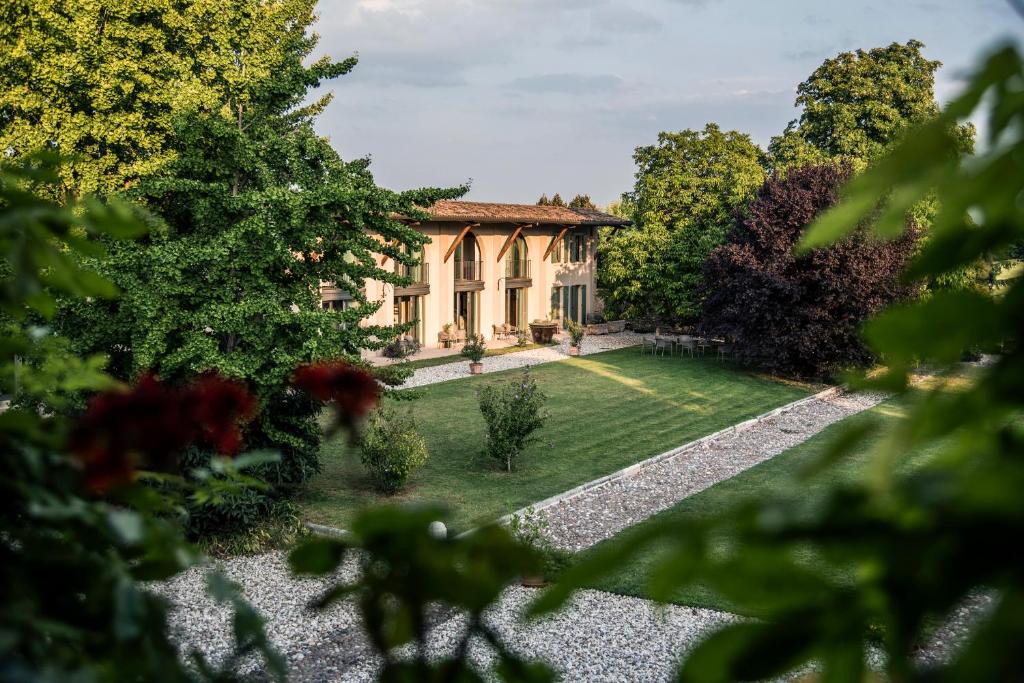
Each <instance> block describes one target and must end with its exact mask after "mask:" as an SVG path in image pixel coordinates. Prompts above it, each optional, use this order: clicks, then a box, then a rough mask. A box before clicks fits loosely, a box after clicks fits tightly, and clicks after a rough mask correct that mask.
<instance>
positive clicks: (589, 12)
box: [315, 0, 1024, 205]
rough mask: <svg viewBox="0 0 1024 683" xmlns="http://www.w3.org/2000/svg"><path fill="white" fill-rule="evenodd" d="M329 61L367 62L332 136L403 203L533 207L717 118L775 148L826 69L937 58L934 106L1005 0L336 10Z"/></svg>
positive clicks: (410, 1) (605, 0)
mask: <svg viewBox="0 0 1024 683" xmlns="http://www.w3.org/2000/svg"><path fill="white" fill-rule="evenodd" d="M319 12H320V21H319V23H318V24H317V25H316V27H315V28H316V30H317V32H318V33H320V35H321V43H320V46H319V52H320V53H326V54H330V55H331V56H332V57H334V58H336V59H340V58H343V57H346V56H348V55H350V54H352V53H358V54H359V59H360V63H359V66H357V67H356V70H355V71H354V72H353V73H352V74H350V75H348V76H344V77H342V78H340V79H338V80H336V81H334V82H332V83H331V84H329V85H328V86H327V87H328V88H329V89H330V90H332V91H333V92H334V93H335V100H334V102H333V103H332V104H331V106H330V107H329V108H328V110H327V111H326V112H325V113H324V114H323V116H322V118H321V120H320V123H319V130H320V131H321V132H322V133H323V134H325V135H328V136H329V137H330V139H331V142H332V144H333V145H334V146H335V148H336V149H337V150H338V151H339V152H340V153H341V154H342V156H343V157H345V158H347V159H351V158H354V157H362V156H370V157H371V158H372V159H373V164H372V167H371V168H372V169H373V172H374V174H375V177H376V179H377V181H378V183H379V184H381V185H384V186H386V187H390V188H393V189H408V188H413V187H421V186H448V185H457V184H460V183H463V182H466V181H468V180H470V179H472V189H471V191H470V193H469V194H468V195H467V197H466V198H467V199H473V200H477V201H508V202H533V201H535V200H536V199H537V197H538V196H539V195H540V194H541V193H545V192H546V193H548V194H552V193H554V192H560V193H561V194H562V195H563V196H564V197H566V198H567V199H568V198H569V197H571V196H572V195H574V194H576V193H586V194H590V195H591V197H593V199H594V201H595V202H597V203H599V204H602V205H603V204H606V203H608V202H610V201H612V200H614V199H617V198H618V196H619V195H620V194H621V193H622V192H623V191H625V190H628V189H630V188H631V187H632V182H633V172H634V166H633V162H632V157H631V155H632V152H633V149H634V148H635V147H637V146H639V145H646V144H651V143H652V142H654V140H655V139H656V136H657V134H658V132H659V131H662V130H681V129H684V128H701V127H703V126H704V124H705V123H707V122H708V121H716V122H718V123H719V124H720V125H721V126H722V127H724V128H727V129H729V128H735V129H737V130H740V131H743V132H746V133H749V134H750V135H751V136H752V137H753V139H754V141H755V142H757V143H759V144H761V145H762V146H763V145H767V143H768V140H769V139H770V138H771V136H772V135H774V134H777V133H778V132H780V131H781V130H782V129H783V128H784V127H785V125H786V123H787V122H789V121H790V120H792V119H794V118H796V117H797V116H798V115H799V112H798V110H797V109H795V108H794V106H793V101H794V99H795V97H796V93H795V88H796V86H797V84H798V83H800V82H801V81H802V80H804V79H805V78H806V77H807V76H808V75H810V73H811V72H812V71H813V70H814V69H815V68H816V67H817V66H818V65H819V64H820V63H821V62H822V60H824V59H825V58H826V57H830V56H833V55H835V54H836V53H838V52H841V51H845V50H852V49H856V48H871V47H875V46H881V45H887V44H889V43H891V42H893V41H899V42H905V41H907V40H908V39H910V38H916V39H918V40H921V41H923V42H924V43H925V45H926V48H925V54H926V55H927V56H928V57H929V58H930V59H938V60H941V61H942V62H943V64H944V66H943V68H942V69H941V70H940V71H939V74H938V77H937V83H936V94H937V96H938V98H939V100H940V101H944V100H946V99H948V98H949V97H950V96H952V95H953V94H954V93H955V92H956V91H957V88H958V83H959V82H960V78H961V77H962V76H963V74H964V72H965V69H966V68H967V67H969V66H970V65H971V64H973V63H974V62H975V59H976V58H977V57H978V55H979V54H981V53H982V52H984V51H985V49H986V48H987V47H988V46H990V45H992V44H993V42H994V41H997V40H999V39H1003V38H1011V37H1012V38H1015V39H1018V40H1019V39H1020V38H1022V37H1024V20H1022V19H1021V18H1020V17H1018V16H1017V15H1016V14H1015V13H1014V12H1013V11H1012V10H1011V9H1010V7H1009V5H1008V4H1007V3H1006V1H1005V0H321V2H320V7H319Z"/></svg>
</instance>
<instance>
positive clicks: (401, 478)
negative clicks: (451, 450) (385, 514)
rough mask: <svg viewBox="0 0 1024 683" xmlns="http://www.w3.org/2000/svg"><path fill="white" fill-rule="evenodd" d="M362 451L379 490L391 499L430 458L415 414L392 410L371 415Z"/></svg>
mask: <svg viewBox="0 0 1024 683" xmlns="http://www.w3.org/2000/svg"><path fill="white" fill-rule="evenodd" d="M359 447H360V451H361V454H360V460H361V461H362V463H363V466H364V467H365V468H366V470H367V472H368V473H369V474H370V476H371V477H372V478H373V481H374V484H375V485H376V486H377V488H378V489H379V490H380V491H381V492H383V493H386V494H388V495H391V494H394V493H398V492H399V491H401V490H402V487H403V486H405V482H406V481H407V480H408V479H409V475H411V474H412V473H413V471H414V470H416V469H419V468H420V467H422V466H423V464H424V463H425V462H426V461H427V458H428V457H429V452H428V450H427V442H426V440H425V439H424V438H423V436H421V435H420V433H419V432H418V431H417V430H416V420H415V419H414V418H413V416H412V413H405V414H400V413H399V412H398V411H396V410H395V409H394V408H392V407H390V406H381V407H380V408H378V409H377V410H376V411H374V412H373V413H372V414H371V415H370V418H369V420H368V421H367V424H366V427H365V429H364V431H363V434H362V437H361V439H360V441H359Z"/></svg>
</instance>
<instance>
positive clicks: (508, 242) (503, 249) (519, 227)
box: [495, 223, 534, 262]
mask: <svg viewBox="0 0 1024 683" xmlns="http://www.w3.org/2000/svg"><path fill="white" fill-rule="evenodd" d="M533 226H534V223H527V224H526V225H517V226H516V229H515V232H513V233H512V234H511V235H509V236H508V239H507V240H505V244H504V246H502V247H501V251H499V252H498V258H496V259H495V262H498V261H501V257H502V256H504V255H505V252H506V251H508V250H509V247H511V246H512V243H513V242H515V241H516V238H517V237H519V233H521V232H522V231H523V228H532V227H533Z"/></svg>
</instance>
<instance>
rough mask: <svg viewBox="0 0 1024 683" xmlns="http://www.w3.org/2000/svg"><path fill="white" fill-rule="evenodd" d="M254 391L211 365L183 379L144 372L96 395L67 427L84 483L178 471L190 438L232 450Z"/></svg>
mask: <svg viewBox="0 0 1024 683" xmlns="http://www.w3.org/2000/svg"><path fill="white" fill-rule="evenodd" d="M256 407H257V405H256V399H255V397H253V396H252V394H250V393H249V392H248V390H247V389H246V388H245V387H244V386H243V385H242V384H240V383H239V382H235V381H232V380H229V379H226V378H224V377H221V376H220V375H217V374H215V373H207V374H205V375H202V376H201V377H199V378H198V379H197V380H195V381H194V382H193V383H191V384H189V385H188V386H186V387H174V386H170V385H168V384H165V383H163V382H161V381H160V380H159V379H158V378H157V377H156V376H155V375H152V374H149V373H147V374H145V375H143V376H142V377H141V378H140V379H139V381H138V382H136V383H135V384H134V385H132V386H130V387H119V388H116V389H113V390H109V391H105V392H103V393H101V394H98V395H97V396H95V397H94V398H93V399H92V400H91V401H90V402H89V406H88V408H87V409H86V411H85V414H84V415H83V416H82V417H81V419H79V420H78V422H77V424H76V426H75V428H74V430H73V431H72V433H71V437H70V441H69V447H70V449H71V452H72V453H73V454H74V455H75V456H76V457H77V458H78V460H79V461H80V462H81V464H82V466H83V468H84V471H85V479H86V485H87V486H88V488H89V489H90V490H92V491H96V492H102V491H106V490H108V489H109V488H111V487H113V486H115V485H117V484H121V483H126V482H128V481H130V480H131V479H132V478H133V476H134V473H135V472H136V470H139V469H145V470H151V471H156V472H177V471H178V458H179V456H180V455H181V453H182V451H184V449H185V448H187V447H189V446H192V445H196V446H199V447H205V448H209V449H211V450H213V451H215V452H217V453H220V454H221V455H227V456H234V455H236V454H237V453H238V451H239V449H240V448H241V445H242V427H243V425H244V424H245V423H247V422H249V421H250V420H252V418H253V417H254V416H255V414H256Z"/></svg>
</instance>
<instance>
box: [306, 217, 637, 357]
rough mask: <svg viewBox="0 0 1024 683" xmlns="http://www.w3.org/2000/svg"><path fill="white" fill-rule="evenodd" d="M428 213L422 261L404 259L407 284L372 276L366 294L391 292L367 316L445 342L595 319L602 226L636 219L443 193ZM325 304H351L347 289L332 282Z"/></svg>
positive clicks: (373, 297)
mask: <svg viewBox="0 0 1024 683" xmlns="http://www.w3.org/2000/svg"><path fill="white" fill-rule="evenodd" d="M428 213H429V214H430V220H429V221H423V222H419V221H408V224H409V225H412V226H414V227H416V229H417V230H419V231H421V232H422V233H423V234H424V235H426V236H427V237H429V238H430V242H429V243H428V244H426V245H424V247H423V257H422V260H421V263H420V264H419V265H416V266H411V267H409V266H399V265H396V264H395V263H394V261H393V260H389V259H386V258H382V265H383V266H384V267H385V268H386V267H388V263H389V262H390V264H391V267H392V268H400V269H401V271H402V273H403V274H405V275H407V276H409V277H410V278H411V279H412V282H411V284H409V285H407V286H405V287H395V286H393V285H391V284H387V283H382V282H377V281H373V280H367V281H366V283H365V285H364V286H365V294H366V298H367V299H368V300H370V301H384V305H383V306H381V308H380V309H379V310H378V311H377V312H376V314H375V315H374V316H373V317H372V318H371V319H369V320H368V321H367V322H368V323H369V324H374V325H393V324H401V323H414V324H413V326H412V328H411V330H410V332H409V333H408V335H407V336H409V337H411V338H414V339H416V340H417V341H418V342H420V344H422V345H423V346H428V347H429V346H437V345H439V344H441V343H442V340H444V339H446V338H450V337H451V336H452V335H456V336H457V337H458V338H460V339H461V338H464V336H465V335H466V334H468V333H480V334H483V335H484V336H485V337H486V338H487V339H491V338H492V337H493V336H494V334H495V330H501V329H503V327H504V326H506V325H507V326H508V327H510V328H514V329H517V330H524V331H525V330H527V325H528V324H529V322H530V321H531V320H534V319H537V318H547V317H549V315H553V317H555V318H558V319H559V320H561V321H562V322H563V324H564V323H565V321H567V320H575V321H577V322H581V323H582V322H586V320H587V316H588V314H593V313H597V312H599V311H600V309H601V303H600V301H599V300H598V298H597V292H596V287H595V277H596V263H595V257H596V249H597V229H598V228H599V227H602V226H624V225H628V224H629V221H627V220H626V219H623V218H620V217H618V216H612V215H609V214H606V213H602V212H600V211H592V210H587V209H569V208H566V207H559V206H535V205H532V204H529V205H526V204H490V203H481V202H464V201H441V202H438V203H437V204H435V205H434V206H433V207H431V208H430V209H429V210H428ZM321 296H322V297H323V305H324V306H325V307H331V308H335V307H339V306H345V305H347V300H350V299H351V297H350V295H349V294H347V293H346V292H344V291H342V290H340V289H338V288H336V287H329V286H325V287H323V288H322V290H321Z"/></svg>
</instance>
